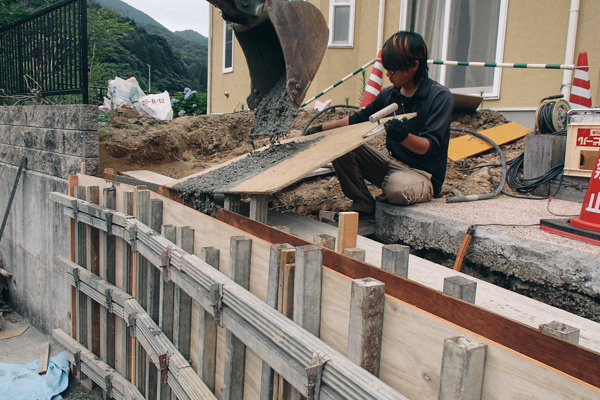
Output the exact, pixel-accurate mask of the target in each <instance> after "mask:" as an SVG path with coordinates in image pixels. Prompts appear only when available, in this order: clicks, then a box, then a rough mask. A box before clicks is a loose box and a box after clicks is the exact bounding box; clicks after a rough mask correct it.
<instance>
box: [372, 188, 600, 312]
mask: <svg viewBox="0 0 600 400" xmlns="http://www.w3.org/2000/svg"><path fill="white" fill-rule="evenodd" d="M547 206H548V202H547V201H544V200H528V199H516V198H511V197H507V196H499V197H497V198H494V199H491V200H486V201H478V202H467V203H453V204H449V203H446V202H445V201H444V200H443V199H440V200H434V201H432V202H429V203H423V204H415V205H411V206H409V207H398V206H393V205H390V204H386V203H377V210H376V220H377V223H376V226H375V236H376V237H377V238H378V239H379V240H380V241H382V242H384V243H403V244H406V245H409V246H410V247H411V248H412V249H415V250H416V252H417V254H419V255H420V256H424V255H425V254H427V253H428V252H435V251H437V252H442V253H444V254H445V255H447V257H449V258H452V259H454V258H455V257H456V254H457V253H458V250H459V249H460V246H461V244H462V241H463V238H464V236H465V232H466V230H467V228H468V227H469V226H470V225H476V224H481V225H482V226H476V229H475V234H474V236H473V240H472V242H471V244H470V246H469V249H468V252H467V255H466V257H465V264H467V263H469V264H470V265H475V266H478V268H479V269H484V270H485V269H488V270H489V271H492V272H493V273H500V274H502V275H504V276H505V278H506V279H513V278H518V280H519V281H520V282H517V283H515V282H512V285H513V286H514V285H515V284H517V286H519V289H522V290H520V292H524V293H527V291H528V289H531V290H532V291H536V292H538V293H536V294H532V296H533V297H534V298H539V297H540V296H541V297H544V298H546V299H548V300H549V301H550V303H551V304H555V305H556V303H553V300H555V299H556V298H558V297H561V296H562V297H564V296H565V293H567V294H568V295H569V296H571V297H572V296H573V295H574V294H576V297H577V296H580V295H583V296H585V297H587V298H586V299H585V300H583V299H581V298H580V297H577V299H572V301H573V302H575V303H582V304H583V303H585V307H581V305H582V304H579V305H578V306H574V305H568V304H566V305H565V306H566V309H570V306H572V307H573V306H574V307H575V308H577V309H578V310H579V311H577V313H578V314H580V315H582V314H583V316H586V317H587V318H591V319H594V320H597V321H600V301H599V300H600V257H599V255H600V248H599V247H598V246H594V245H592V244H587V243H584V242H580V241H576V240H572V239H567V238H564V237H561V236H557V235H553V234H551V233H547V232H544V231H542V230H541V229H540V228H539V226H530V227H523V226H515V227H511V226H493V225H492V226H483V225H485V224H517V225H529V224H539V222H540V219H541V218H561V217H557V216H556V215H553V214H551V213H550V212H548V210H547ZM550 210H552V212H554V213H555V214H560V215H577V214H578V213H579V211H580V210H581V204H580V203H576V202H570V201H564V200H556V199H554V200H553V201H552V202H551V204H550ZM564 218H567V217H564ZM489 271H488V272H489ZM482 275H484V276H485V275H486V274H485V272H484V273H482ZM530 284H531V285H532V286H531V287H529V286H528V285H530ZM506 286H509V285H508V284H507V285H506ZM539 286H543V288H540V287H539ZM544 290H547V293H544V294H543V295H541V294H540V292H543V291H544ZM529 294H531V293H529ZM590 306H592V308H593V309H591V308H590ZM584 308H589V310H582V309H584ZM572 312H575V311H572Z"/></svg>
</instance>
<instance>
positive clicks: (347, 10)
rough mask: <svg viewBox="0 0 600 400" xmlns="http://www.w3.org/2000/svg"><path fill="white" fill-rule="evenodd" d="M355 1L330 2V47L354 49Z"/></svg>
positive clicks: (334, 0) (337, 0)
mask: <svg viewBox="0 0 600 400" xmlns="http://www.w3.org/2000/svg"><path fill="white" fill-rule="evenodd" d="M354 9H355V0H331V1H330V2H329V47H352V44H353V42H354Z"/></svg>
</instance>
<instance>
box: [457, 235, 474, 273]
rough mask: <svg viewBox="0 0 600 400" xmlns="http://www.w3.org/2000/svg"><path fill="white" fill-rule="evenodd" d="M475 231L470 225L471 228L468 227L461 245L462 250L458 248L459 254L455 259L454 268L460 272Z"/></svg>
mask: <svg viewBox="0 0 600 400" xmlns="http://www.w3.org/2000/svg"><path fill="white" fill-rule="evenodd" d="M473 232H474V229H473V227H472V226H470V227H469V229H467V233H466V234H465V238H464V239H463V242H462V245H461V246H460V250H458V255H457V256H456V260H455V261H454V270H455V271H457V272H460V267H462V263H463V260H464V259H465V255H466V254H467V250H468V249H469V245H470V244H471V239H473Z"/></svg>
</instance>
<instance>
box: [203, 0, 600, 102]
mask: <svg viewBox="0 0 600 400" xmlns="http://www.w3.org/2000/svg"><path fill="white" fill-rule="evenodd" d="M311 3H313V4H314V5H315V6H317V7H318V8H319V9H320V10H321V12H322V13H323V16H324V17H325V20H326V21H329V0H313V1H311ZM400 3H401V0H386V9H385V22H384V34H383V40H384V42H385V39H386V38H388V37H389V36H391V35H392V34H394V33H395V32H397V31H398V27H399V21H400ZM570 6H571V1H570V0H509V1H508V11H507V12H508V14H507V24H506V37H505V44H504V59H503V61H504V62H508V63H513V62H514V63H537V64H562V63H564V61H565V49H566V44H567V30H568V23H569V10H570ZM212 17H213V31H212V35H213V54H212V58H211V62H212V68H213V70H212V84H211V89H212V93H211V94H210V95H211V112H212V113H227V112H233V111H234V110H240V108H241V107H242V105H243V107H244V108H246V107H247V106H246V97H247V95H248V94H249V93H250V78H249V75H248V70H247V66H246V62H245V58H244V54H243V52H242V49H241V47H240V45H239V43H237V41H236V42H235V44H234V69H233V73H229V74H223V73H222V71H223V22H222V21H223V20H222V18H221V14H220V13H219V11H218V10H217V9H216V8H214V7H213V8H212ZM378 18H379V1H376V0H356V13H355V25H354V46H353V48H328V49H327V51H326V53H325V56H324V58H323V61H322V63H321V66H320V68H319V72H318V73H317V75H316V76H315V79H314V80H313V83H312V84H311V87H310V89H309V90H308V93H307V95H306V98H305V100H306V99H310V98H311V97H313V96H315V95H316V94H317V93H320V92H321V91H323V90H324V89H326V88H327V87H329V86H331V85H332V84H334V83H336V82H337V81H339V80H340V79H341V78H343V77H345V76H346V75H348V74H350V73H352V72H353V71H355V70H356V69H358V68H359V67H360V66H362V65H364V64H365V63H367V62H368V61H370V60H372V59H373V58H374V57H375V56H376V49H377V27H378ZM597 21H600V1H597V0H581V6H580V13H579V24H578V30H577V42H576V46H575V61H576V59H577V54H578V53H579V52H580V51H581V50H586V51H587V52H588V57H589V64H590V77H591V87H592V101H593V103H594V104H597V103H598V100H597V99H598V96H600V82H599V80H600V41H599V40H598V37H599V35H598V34H599V33H600V32H599V28H598V22H597ZM460 61H463V60H460ZM468 61H483V60H468ZM485 61H493V60H485ZM370 72H371V67H369V68H367V71H366V76H365V79H366V80H368V78H369V74H370ZM562 80H563V71H562V70H540V69H511V68H505V69H503V71H502V75H501V86H500V98H499V99H497V100H491V99H490V100H486V101H485V103H484V107H486V108H500V109H510V108H535V107H537V105H538V103H539V101H540V100H541V99H543V98H544V97H547V96H551V95H555V94H559V93H560V92H561V85H562ZM362 85H363V82H362V75H361V74H357V75H356V76H354V77H352V78H351V79H349V80H348V81H346V82H344V83H343V84H341V85H340V86H338V87H336V88H335V89H333V90H331V91H329V92H328V93H326V94H325V95H323V96H322V97H320V98H319V100H321V101H324V100H327V99H332V101H333V104H346V103H347V102H348V103H349V104H351V105H358V104H359V96H360V92H361V87H362ZM388 85H389V81H388V80H387V78H385V76H384V86H388ZM225 91H227V92H229V98H227V97H226V96H225V95H224V92H225ZM313 106H314V103H311V104H309V105H308V106H307V108H312V107H313Z"/></svg>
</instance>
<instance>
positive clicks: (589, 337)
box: [268, 212, 600, 352]
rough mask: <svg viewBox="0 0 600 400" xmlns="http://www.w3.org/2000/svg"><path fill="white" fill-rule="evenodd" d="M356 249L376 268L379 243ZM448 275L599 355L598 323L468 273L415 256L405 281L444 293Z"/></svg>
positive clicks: (331, 231)
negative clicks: (571, 330)
mask: <svg viewBox="0 0 600 400" xmlns="http://www.w3.org/2000/svg"><path fill="white" fill-rule="evenodd" d="M268 221H270V222H269V223H271V224H273V225H285V226H287V227H289V228H291V230H292V234H294V235H296V236H298V237H301V238H303V239H305V240H311V239H312V238H313V236H314V235H315V233H316V234H328V235H331V236H334V237H335V236H336V235H337V228H335V227H333V226H331V225H329V224H325V223H322V222H319V221H316V220H314V219H312V218H309V217H305V216H303V215H300V214H295V213H285V214H278V213H274V212H271V213H269V217H268ZM356 246H357V247H359V248H361V249H364V250H365V251H366V262H367V263H368V264H370V265H373V266H376V267H379V266H380V265H381V252H382V244H381V243H380V242H377V241H375V240H371V239H368V238H366V237H362V236H358V238H357V245H356ZM451 276H462V277H464V278H468V279H471V280H473V281H476V282H477V297H476V300H475V304H476V305H478V306H480V307H483V308H485V309H487V310H490V311H493V312H495V313H498V314H501V315H503V316H505V317H506V318H509V319H513V320H515V321H519V322H521V323H523V324H526V325H528V326H531V327H532V328H535V329H537V328H538V327H539V326H540V324H544V323H548V322H549V321H553V320H556V321H560V322H562V323H565V324H567V325H570V326H575V327H577V328H579V329H581V332H580V337H579V344H580V345H581V346H584V347H586V348H588V349H590V350H594V351H596V352H600V324H598V323H597V322H594V321H591V320H589V319H587V318H583V317H580V316H578V315H575V314H571V313H569V312H567V311H564V310H561V309H559V308H556V307H553V306H551V305H548V304H545V303H542V302H540V301H537V300H534V299H532V298H529V297H526V296H523V295H520V294H517V293H515V292H512V291H510V290H508V289H504V288H501V287H500V286H496V285H494V284H491V283H489V282H486V281H483V280H480V279H477V278H474V277H472V276H469V275H467V274H463V273H461V272H456V271H454V270H452V269H450V268H446V267H443V266H441V265H438V264H435V263H433V262H431V261H428V260H425V259H423V258H420V257H417V256H415V255H410V261H409V268H408V278H409V279H410V280H413V281H415V282H419V283H421V284H423V285H426V286H427V287H430V288H432V289H435V290H439V291H443V287H444V279H445V278H449V277H451Z"/></svg>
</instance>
